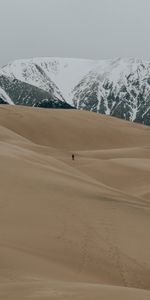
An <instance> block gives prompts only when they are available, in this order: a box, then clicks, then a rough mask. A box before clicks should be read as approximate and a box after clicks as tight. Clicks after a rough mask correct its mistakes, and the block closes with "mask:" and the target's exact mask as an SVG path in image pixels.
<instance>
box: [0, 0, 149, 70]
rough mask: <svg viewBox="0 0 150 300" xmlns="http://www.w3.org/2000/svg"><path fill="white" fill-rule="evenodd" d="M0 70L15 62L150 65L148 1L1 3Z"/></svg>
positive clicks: (47, 0)
mask: <svg viewBox="0 0 150 300" xmlns="http://www.w3.org/2000/svg"><path fill="white" fill-rule="evenodd" d="M0 5H1V19H0V28H1V31H0V32H1V35H0V41H1V55H0V66H3V65H5V64H7V63H9V62H11V61H13V60H15V59H25V58H32V57H67V58H82V59H113V58H118V57H126V58H128V57H134V58H139V59H144V60H150V55H149V53H150V40H149V27H150V20H149V11H150V2H149V1H148V0H143V1H142V0H139V1H138V2H137V0H126V1H124V0H115V1H113V2H112V0H105V1H104V0H93V1H91V0H82V1H79V0H44V1H41V0H30V1H29V0H26V1H24V0H11V1H9V0H5V1H4V0H0Z"/></svg>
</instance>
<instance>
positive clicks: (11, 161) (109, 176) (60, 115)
mask: <svg viewBox="0 0 150 300" xmlns="http://www.w3.org/2000/svg"><path fill="white" fill-rule="evenodd" d="M149 137H150V128H149V127H145V126H142V125H138V124H134V123H129V122H125V121H122V120H119V119H115V118H111V117H106V116H100V115H96V114H94V113H90V112H83V111H76V110H72V111H71V110H43V109H33V108H27V107H12V106H1V107H0V165H1V172H0V237H1V238H0V299H6V300H10V299H15V300H20V299H40V300H45V299H68V300H69V299H83V300H84V299H86V300H87V299H90V300H91V299H95V300H97V299H104V300H108V299H115V300H116V299H117V300H120V299H123V300H124V299H137V300H141V299H144V300H145V299H146V300H147V299H150V239H149V229H150V185H149V174H150V138H149ZM72 152H74V153H75V161H72V160H71V153H72Z"/></svg>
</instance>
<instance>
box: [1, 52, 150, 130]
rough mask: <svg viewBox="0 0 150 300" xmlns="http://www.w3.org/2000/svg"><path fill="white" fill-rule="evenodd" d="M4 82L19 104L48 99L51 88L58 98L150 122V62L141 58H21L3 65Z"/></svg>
mask: <svg viewBox="0 0 150 300" xmlns="http://www.w3.org/2000/svg"><path fill="white" fill-rule="evenodd" d="M4 79H5V80H4ZM4 81H7V83H5V84H3V82H4ZM8 81H9V83H8ZM20 85H21V87H20ZM22 85H23V90H24V93H25V94H26V93H27V95H24V94H22ZM0 87H1V88H2V89H3V91H5V93H6V94H7V95H8V97H9V98H10V100H12V101H13V102H15V101H14V98H13V97H12V90H13V93H16V90H17V93H18V98H17V99H18V100H17V101H16V102H15V103H17V104H19V103H21V104H27V105H35V103H36V101H37V100H36V97H37V98H38V102H39V101H40V99H41V103H42V101H43V100H44V98H45V99H47V98H48V96H47V94H46V95H45V94H44V96H41V93H48V95H49V96H50V99H51V101H54V102H55V101H56V100H57V101H60V102H61V103H66V102H67V103H69V104H71V105H74V106H75V107H76V108H79V109H84V110H91V111H94V112H97V113H103V114H107V115H112V116H116V117H120V118H123V119H127V120H131V121H137V122H141V123H144V124H147V125H150V63H149V62H146V61H142V60H139V59H132V58H131V59H120V58H119V59H114V60H100V61H97V60H84V59H83V60H82V59H67V58H34V59H24V60H17V61H14V62H12V63H10V64H8V65H6V66H5V67H3V68H2V69H1V70H0ZM8 87H9V88H8ZM29 87H30V88H29ZM30 89H31V90H30ZM33 89H37V90H36V92H35V91H34V92H33ZM25 91H26V92H25ZM31 94H32V95H31ZM1 98H2V99H3V97H1ZM24 98H25V101H24ZM46 101H48V100H46ZM44 105H45V103H44V104H43V106H44Z"/></svg>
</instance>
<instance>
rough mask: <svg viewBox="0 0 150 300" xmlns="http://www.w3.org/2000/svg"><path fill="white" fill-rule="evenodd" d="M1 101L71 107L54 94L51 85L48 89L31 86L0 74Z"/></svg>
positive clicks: (49, 106) (47, 106)
mask: <svg viewBox="0 0 150 300" xmlns="http://www.w3.org/2000/svg"><path fill="white" fill-rule="evenodd" d="M0 98H1V103H2V104H3V103H7V104H16V105H27V106H38V107H46V108H71V106H70V105H69V104H68V103H66V102H65V100H63V99H62V98H61V97H59V98H58V97H56V96H55V95H54V91H53V86H51V90H50V86H49V91H45V90H43V89H41V88H38V87H36V86H33V85H31V84H29V83H26V82H23V81H20V80H18V79H16V78H11V77H8V76H5V75H0Z"/></svg>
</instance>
